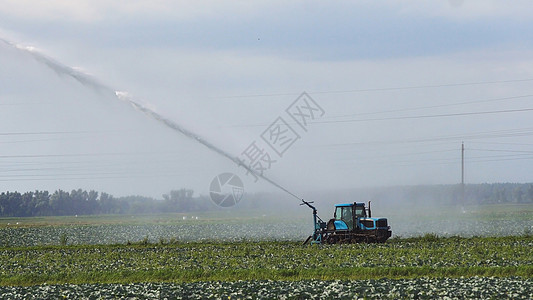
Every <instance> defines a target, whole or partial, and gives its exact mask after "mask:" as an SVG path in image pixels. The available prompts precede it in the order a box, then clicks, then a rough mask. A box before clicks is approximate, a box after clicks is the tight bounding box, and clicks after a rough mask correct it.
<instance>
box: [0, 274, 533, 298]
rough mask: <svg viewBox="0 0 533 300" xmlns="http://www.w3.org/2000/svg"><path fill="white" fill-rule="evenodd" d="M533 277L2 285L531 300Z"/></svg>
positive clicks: (37, 293) (58, 293)
mask: <svg viewBox="0 0 533 300" xmlns="http://www.w3.org/2000/svg"><path fill="white" fill-rule="evenodd" d="M532 297H533V280H531V279H526V280H524V279H522V278H516V277H505V278H496V277H491V278H483V277H469V278H418V279H397V280H394V279H377V280H357V281H348V280H331V281H322V280H302V281H270V280H268V281H259V280H253V281H236V282H220V281H208V282H205V281H202V282H191V283H135V284H81V285H72V284H64V285H40V286H29V287H21V286H17V287H0V298H2V299H28V298H31V299H52V298H53V299H60V298H64V299H77V298H84V299H130V298H134V299H361V298H365V299H446V298H447V299H531V298H532Z"/></svg>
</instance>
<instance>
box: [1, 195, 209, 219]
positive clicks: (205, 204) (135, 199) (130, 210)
mask: <svg viewBox="0 0 533 300" xmlns="http://www.w3.org/2000/svg"><path fill="white" fill-rule="evenodd" d="M209 201H210V200H209V199H206V197H202V196H200V197H194V196H193V191H192V190H189V189H180V190H173V191H171V192H170V193H169V194H165V195H163V199H162V200H157V199H153V198H150V197H144V196H127V197H119V198H115V197H113V196H112V195H110V194H107V193H98V192H96V191H86V190H82V189H78V190H72V191H71V192H66V191H63V190H57V191H55V192H53V193H49V192H48V191H34V192H25V193H20V192H2V193H1V194H0V216H1V217H34V216H66V215H94V214H140V213H161V212H189V211H198V210H206V209H209V206H210V205H209V204H210V203H209Z"/></svg>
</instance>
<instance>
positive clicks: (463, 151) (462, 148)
mask: <svg viewBox="0 0 533 300" xmlns="http://www.w3.org/2000/svg"><path fill="white" fill-rule="evenodd" d="M461 206H462V207H463V210H464V206H465V143H464V142H462V143H461Z"/></svg>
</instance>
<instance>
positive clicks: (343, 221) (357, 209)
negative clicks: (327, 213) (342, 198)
mask: <svg viewBox="0 0 533 300" xmlns="http://www.w3.org/2000/svg"><path fill="white" fill-rule="evenodd" d="M366 216H367V214H366V209H365V204H364V203H355V202H354V203H353V204H351V203H348V204H335V213H334V214H333V218H334V219H335V221H334V224H335V229H337V230H348V231H352V230H353V229H354V224H356V228H357V227H358V226H357V224H358V220H359V218H366Z"/></svg>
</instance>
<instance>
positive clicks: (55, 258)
mask: <svg viewBox="0 0 533 300" xmlns="http://www.w3.org/2000/svg"><path fill="white" fill-rule="evenodd" d="M531 245H533V238H532V237H525V236H521V237H519V236H517V237H498V238H481V237H476V238H460V237H450V238H440V237H438V236H436V235H431V236H422V237H419V238H410V239H393V240H391V241H390V242H388V243H386V244H354V245H331V246H317V245H315V246H301V245H300V244H299V243H295V242H198V243H179V242H174V243H170V242H166V243H149V242H147V241H146V240H142V241H139V242H136V243H131V244H130V245H124V244H116V245H87V246H85V245H66V246H35V247H18V248H0V270H1V271H0V275H1V276H0V285H36V284H43V283H48V284H63V283H72V284H82V283H134V282H196V281H238V280H288V281H297V280H308V279H318V280H339V279H341V280H361V279H379V278H394V279H399V278H408V279H411V278H420V277H472V276H481V277H484V276H496V277H509V276H520V277H523V278H533V254H531Z"/></svg>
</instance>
